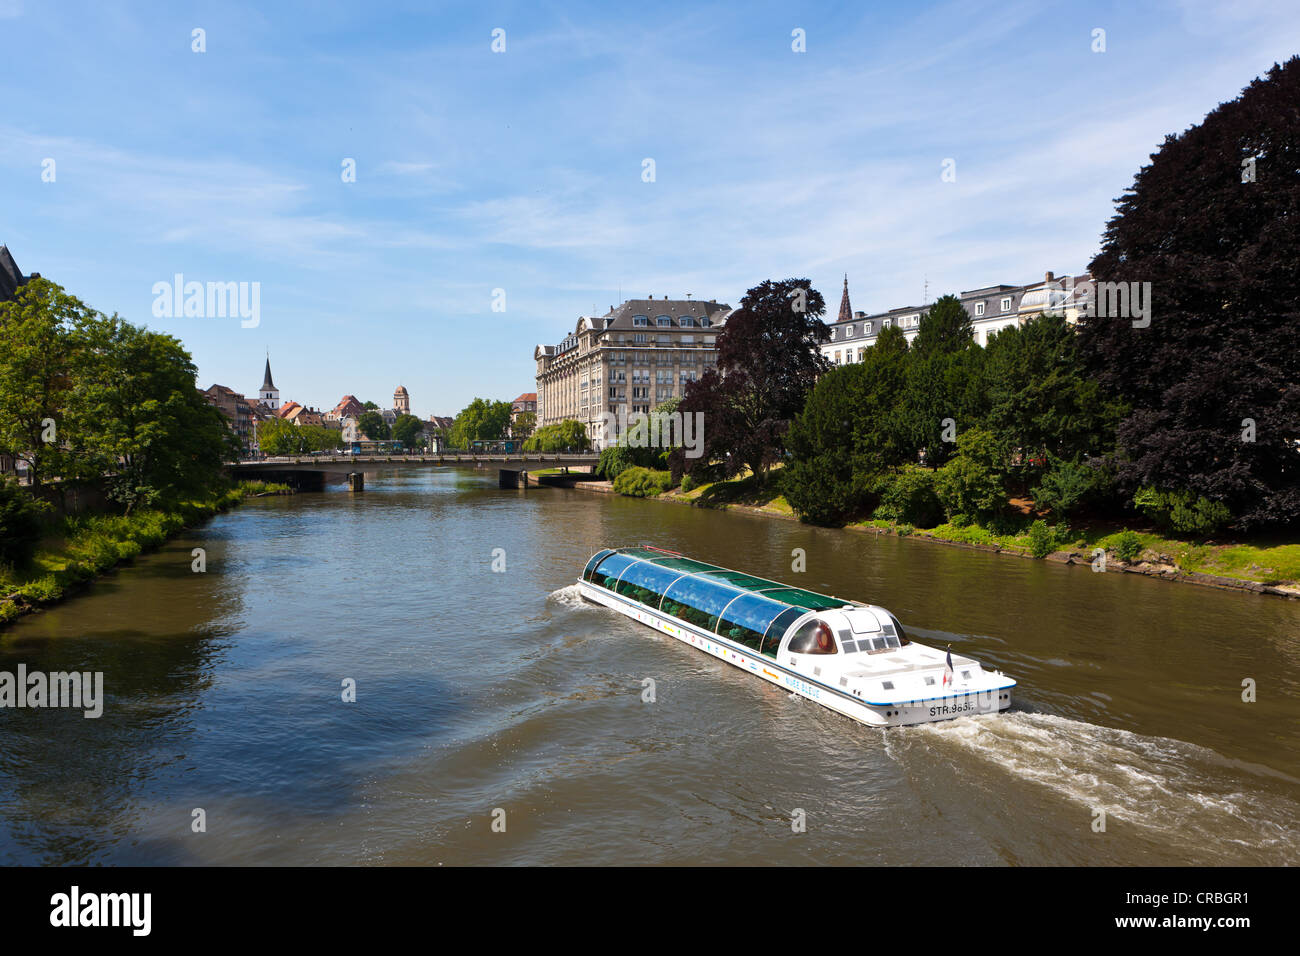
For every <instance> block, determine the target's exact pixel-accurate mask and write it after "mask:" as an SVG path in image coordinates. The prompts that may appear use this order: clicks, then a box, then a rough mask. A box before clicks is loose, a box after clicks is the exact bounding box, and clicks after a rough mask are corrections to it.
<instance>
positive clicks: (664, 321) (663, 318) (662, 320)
mask: <svg viewBox="0 0 1300 956" xmlns="http://www.w3.org/2000/svg"><path fill="white" fill-rule="evenodd" d="M655 325H656V326H658V327H659V328H661V329H670V328H672V326H673V317H672V316H671V315H656V316H655Z"/></svg>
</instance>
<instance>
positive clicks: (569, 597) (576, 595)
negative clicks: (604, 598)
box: [546, 584, 597, 610]
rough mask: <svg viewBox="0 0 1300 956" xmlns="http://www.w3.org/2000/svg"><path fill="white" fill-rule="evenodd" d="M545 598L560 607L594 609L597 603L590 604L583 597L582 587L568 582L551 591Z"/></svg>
mask: <svg viewBox="0 0 1300 956" xmlns="http://www.w3.org/2000/svg"><path fill="white" fill-rule="evenodd" d="M546 599H547V600H548V601H552V602H554V603H556V604H558V605H560V606H561V607H566V608H571V609H574V610H576V609H579V608H590V609H594V608H596V607H597V605H595V604H592V603H591V602H590V601H588V600H585V599H584V598H583V596H582V589H581V588H579V587H578V585H576V584H570V585H568V586H567V587H562V588H559V589H557V590H555V591H552V592H551V593H550V594H548V595H547V596H546Z"/></svg>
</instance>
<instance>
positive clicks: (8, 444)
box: [0, 279, 95, 486]
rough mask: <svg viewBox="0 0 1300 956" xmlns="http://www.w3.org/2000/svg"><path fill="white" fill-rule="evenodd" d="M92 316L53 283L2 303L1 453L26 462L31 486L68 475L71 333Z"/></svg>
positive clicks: (30, 287)
mask: <svg viewBox="0 0 1300 956" xmlns="http://www.w3.org/2000/svg"><path fill="white" fill-rule="evenodd" d="M94 315H95V313H94V311H93V310H92V309H90V308H89V307H88V306H87V305H86V304H85V303H84V302H82V301H81V300H80V299H78V298H76V297H75V296H72V295H69V294H68V293H67V292H65V291H64V290H63V288H62V287H61V286H59V285H57V284H55V283H53V282H51V281H50V280H49V279H32V280H31V281H30V282H28V283H27V284H26V285H24V286H22V287H20V288H19V289H18V291H17V293H16V295H15V296H14V298H13V299H11V300H9V301H8V302H0V343H2V345H0V453H2V454H5V455H8V456H10V457H11V458H14V459H16V460H19V461H23V462H25V463H26V464H27V473H28V476H29V478H30V480H31V483H32V485H33V486H39V485H40V484H41V483H42V482H43V481H44V480H45V479H46V477H49V476H53V475H57V474H61V473H65V472H66V471H67V470H68V466H69V462H68V459H67V457H66V455H65V454H64V444H65V443H64V442H63V434H62V433H64V432H65V431H66V428H67V422H66V421H65V411H66V406H67V403H68V399H69V395H70V392H71V389H72V383H73V366H74V362H75V361H76V356H75V354H74V353H75V351H76V348H77V340H76V339H75V338H74V336H73V335H72V334H71V333H72V331H73V329H74V328H75V327H77V326H79V325H82V324H84V323H86V322H88V321H90V320H91V319H92V318H93V316H94ZM51 423H52V424H53V429H52V430H51V428H50V425H51Z"/></svg>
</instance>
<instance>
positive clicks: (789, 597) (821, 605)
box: [763, 587, 844, 611]
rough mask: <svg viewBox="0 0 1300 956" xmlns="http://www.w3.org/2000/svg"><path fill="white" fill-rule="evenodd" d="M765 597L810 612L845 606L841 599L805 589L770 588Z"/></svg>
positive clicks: (765, 592) (764, 594)
mask: <svg viewBox="0 0 1300 956" xmlns="http://www.w3.org/2000/svg"><path fill="white" fill-rule="evenodd" d="M763 596H764V597H768V598H771V599H772V600H774V601H784V602H785V603H786V604H793V605H795V606H796V607H801V608H805V609H806V610H809V611H829V610H831V609H832V608H838V607H843V606H844V602H843V601H842V600H840V599H839V598H829V597H827V596H826V595H824V594H814V593H813V592H812V591H805V590H804V589H803V588H787V587H777V588H770V589H768V590H765V591H764V592H763Z"/></svg>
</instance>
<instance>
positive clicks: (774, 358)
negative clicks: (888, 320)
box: [670, 279, 830, 477]
mask: <svg viewBox="0 0 1300 956" xmlns="http://www.w3.org/2000/svg"><path fill="white" fill-rule="evenodd" d="M825 311H826V303H825V301H824V300H823V299H822V296H821V293H819V292H818V291H817V290H816V289H814V288H812V285H811V283H810V282H809V281H808V280H807V279H784V280H781V281H773V280H771V279H769V280H766V281H764V282H763V283H762V284H760V285H757V286H755V287H754V288H752V289H750V290H749V291H748V292H747V293H745V296H744V298H742V299H741V302H740V307H739V308H738V309H736V310H735V311H734V312H733V313H732V314H731V315H730V316H729V317H728V318H727V323H726V325H725V326H724V327H723V329H722V331H721V332H720V333H719V334H718V366H717V369H716V370H714V369H711V370H709V371H707V372H705V373H704V375H702V376H701V377H700V378H699V380H698V381H695V382H692V383H690V384H689V385H687V387H686V394H685V395H684V396H683V398H682V402H681V405H680V406H679V410H680V411H681V412H682V413H683V414H692V413H695V412H702V413H703V414H704V436H703V456H702V457H701V458H700V459H697V460H696V461H690V460H688V459H686V458H685V455H684V453H683V452H682V451H681V450H677V451H675V452H674V453H673V455H672V456H671V458H670V461H671V462H672V467H673V471H674V473H675V474H681V473H682V472H684V471H687V470H691V469H693V468H695V467H699V466H704V465H707V463H708V462H709V461H711V460H716V461H719V462H722V463H723V465H724V469H725V471H726V473H727V474H728V475H736V474H739V473H740V472H741V471H742V470H744V469H745V468H748V469H749V470H750V471H751V472H752V473H753V474H755V475H757V476H760V477H762V476H763V475H764V474H765V473H766V472H767V469H768V468H769V467H770V466H771V465H772V464H773V463H774V462H776V461H778V460H780V458H781V457H782V455H783V454H784V450H785V433H786V430H787V429H788V428H789V425H790V422H791V421H792V420H793V419H794V417H795V416H796V415H798V414H799V413H800V412H801V411H802V410H803V404H804V400H805V398H806V397H807V395H808V392H809V391H810V390H811V389H812V387H813V385H814V384H815V383H816V381H817V378H818V376H819V375H821V374H822V373H824V372H825V371H826V370H827V369H828V368H829V363H828V362H827V360H826V359H825V358H824V357H823V356H822V354H821V352H820V350H819V349H818V346H819V345H820V344H821V343H822V342H825V341H828V340H829V338H830V330H829V328H828V327H827V326H826V323H824V322H823V321H822V320H821V316H822V315H823V314H824V313H825Z"/></svg>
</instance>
